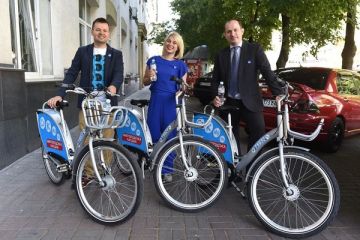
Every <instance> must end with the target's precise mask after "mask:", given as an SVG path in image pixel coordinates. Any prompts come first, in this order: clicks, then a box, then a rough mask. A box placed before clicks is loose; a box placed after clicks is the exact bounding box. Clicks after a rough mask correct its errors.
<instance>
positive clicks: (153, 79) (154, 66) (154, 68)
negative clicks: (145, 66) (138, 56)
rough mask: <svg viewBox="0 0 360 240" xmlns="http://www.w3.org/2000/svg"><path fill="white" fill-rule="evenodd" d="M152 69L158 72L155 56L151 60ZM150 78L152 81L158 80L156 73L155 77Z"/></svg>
mask: <svg viewBox="0 0 360 240" xmlns="http://www.w3.org/2000/svg"><path fill="white" fill-rule="evenodd" d="M150 69H151V70H154V71H155V73H156V62H155V58H153V59H152V60H151V63H150ZM150 80H151V81H156V80H157V77H156V75H155V76H154V77H151V79H150Z"/></svg>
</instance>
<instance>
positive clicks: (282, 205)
mask: <svg viewBox="0 0 360 240" xmlns="http://www.w3.org/2000/svg"><path fill="white" fill-rule="evenodd" d="M284 160H285V166H286V174H287V178H288V181H289V184H290V187H289V189H288V190H289V191H286V188H285V186H284V184H283V180H282V177H281V172H280V159H279V156H278V152H272V153H270V154H268V155H265V156H264V157H263V158H262V159H261V160H260V161H259V162H258V163H257V165H256V166H255V167H254V169H253V171H252V172H251V175H250V176H251V179H250V181H249V182H248V196H249V197H248V200H249V204H250V206H251V209H252V210H253V212H254V214H255V216H256V217H257V218H258V219H259V221H260V222H262V223H263V224H264V225H265V227H266V228H267V229H269V230H270V231H272V232H274V233H276V234H278V235H281V236H283V237H289V238H303V237H309V236H312V235H314V234H317V233H319V232H320V231H322V230H323V229H324V228H326V227H327V226H328V225H329V224H330V223H331V221H332V220H333V219H334V218H335V216H336V214H337V212H338V210H339V205H340V191H339V186H338V183H337V181H336V179H335V176H334V174H333V173H332V171H331V169H330V168H329V167H328V166H327V165H326V164H325V163H324V162H323V161H322V160H321V159H319V158H318V157H316V156H314V155H312V154H310V153H308V152H305V151H302V150H299V149H288V150H286V149H284Z"/></svg>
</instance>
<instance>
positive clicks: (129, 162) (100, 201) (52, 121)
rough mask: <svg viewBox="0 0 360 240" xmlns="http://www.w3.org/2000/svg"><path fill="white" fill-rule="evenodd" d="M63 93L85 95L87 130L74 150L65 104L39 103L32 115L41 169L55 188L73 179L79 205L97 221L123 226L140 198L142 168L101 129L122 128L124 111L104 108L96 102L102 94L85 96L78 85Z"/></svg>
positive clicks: (138, 203) (118, 108) (125, 111)
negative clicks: (38, 146) (54, 106)
mask: <svg viewBox="0 0 360 240" xmlns="http://www.w3.org/2000/svg"><path fill="white" fill-rule="evenodd" d="M66 92H69V93H76V94H81V95H85V99H84V100H83V102H82V112H83V114H84V119H85V124H86V128H85V129H84V130H83V131H81V133H80V136H79V139H78V141H77V144H76V147H74V144H73V141H72V138H71V135H70V131H69V128H68V126H67V124H66V121H65V119H64V114H63V108H64V107H66V106H68V103H67V102H66V101H63V102H60V104H59V105H58V107H56V108H55V109H52V108H49V107H48V106H47V104H46V102H45V103H44V104H43V107H42V108H41V109H39V110H38V111H37V113H36V115H37V122H38V129H39V133H40V138H41V143H42V159H43V162H44V166H45V170H46V172H47V174H48V176H49V178H50V180H51V182H52V183H54V184H55V185H60V184H61V183H63V181H64V179H66V178H71V177H72V178H73V185H74V187H75V190H76V194H77V197H78V199H79V201H80V203H81V206H82V207H83V209H84V210H85V211H86V212H87V213H88V214H89V215H90V217H91V218H92V219H94V220H95V221H97V222H100V223H104V224H114V223H120V222H124V221H126V220H127V219H129V218H130V217H131V216H132V215H134V214H135V212H136V210H137V209H138V207H139V205H140V202H141V199H142V196H143V180H142V178H141V170H140V167H139V165H138V164H137V163H136V162H135V160H133V159H132V158H131V155H130V153H129V152H128V150H126V149H125V148H124V147H123V146H121V145H119V144H116V141H115V140H114V139H104V138H103V137H102V131H103V129H108V128H117V127H119V126H120V127H121V125H123V124H125V123H126V121H127V110H126V109H124V108H122V107H118V106H114V107H111V108H109V109H105V107H104V104H103V102H102V101H100V100H99V99H98V98H99V97H104V96H103V95H104V94H105V92H100V93H99V92H91V93H87V92H86V91H85V90H84V89H82V88H79V87H76V88H74V89H69V90H66ZM86 138H88V143H87V144H85V139H86Z"/></svg>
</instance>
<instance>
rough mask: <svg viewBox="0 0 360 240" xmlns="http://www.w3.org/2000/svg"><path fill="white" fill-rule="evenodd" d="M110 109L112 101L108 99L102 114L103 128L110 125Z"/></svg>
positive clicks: (104, 103) (103, 106) (103, 105)
mask: <svg viewBox="0 0 360 240" xmlns="http://www.w3.org/2000/svg"><path fill="white" fill-rule="evenodd" d="M110 108H111V100H110V99H106V100H105V102H103V103H102V110H103V112H102V113H101V124H102V125H103V126H105V125H107V124H108V120H109V117H108V116H109V115H110Z"/></svg>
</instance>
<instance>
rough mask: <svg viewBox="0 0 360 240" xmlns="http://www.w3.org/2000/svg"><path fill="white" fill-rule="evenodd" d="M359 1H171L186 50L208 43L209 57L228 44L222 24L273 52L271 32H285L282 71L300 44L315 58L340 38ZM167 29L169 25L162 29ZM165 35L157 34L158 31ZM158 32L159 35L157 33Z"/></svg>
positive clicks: (279, 62)
mask: <svg viewBox="0 0 360 240" xmlns="http://www.w3.org/2000/svg"><path fill="white" fill-rule="evenodd" d="M358 1H359V0H196V1H194V0H173V1H172V3H171V8H172V10H173V12H175V13H176V14H178V15H179V16H180V17H179V18H178V19H176V20H175V29H176V30H177V31H178V32H180V34H182V36H183V38H184V41H185V47H186V49H192V48H194V47H196V46H199V45H207V46H208V47H209V49H210V56H211V57H213V56H214V55H215V53H216V52H218V51H219V50H220V49H221V48H223V47H225V46H226V45H227V42H226V41H225V38H224V37H223V35H222V34H223V32H224V23H225V22H226V21H228V20H230V19H239V20H241V21H242V23H243V25H244V28H245V33H244V38H245V39H247V40H249V41H256V42H259V43H260V44H261V45H262V46H263V48H264V49H271V47H272V46H271V43H272V32H273V31H274V30H279V31H281V33H282V34H281V36H282V39H281V43H282V47H281V52H280V56H279V59H278V64H277V66H278V67H284V66H285V64H286V62H287V58H288V55H289V52H290V50H291V48H292V47H294V46H295V45H296V44H308V45H309V46H310V47H311V48H310V51H309V53H310V54H312V55H314V56H316V54H317V52H318V50H319V48H321V47H323V46H325V45H326V44H328V43H334V42H336V41H338V40H339V38H340V37H344V36H341V33H340V29H341V27H342V24H343V23H344V21H345V20H346V16H347V14H346V13H347V11H348V9H349V2H352V3H353V4H354V2H355V5H352V6H356V5H357V4H358ZM161 27H162V28H164V29H166V27H164V26H161ZM160 32H161V31H159V33H160ZM159 33H158V35H159Z"/></svg>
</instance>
